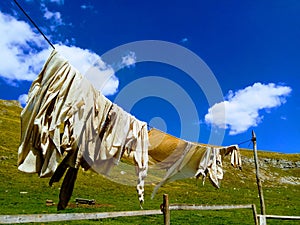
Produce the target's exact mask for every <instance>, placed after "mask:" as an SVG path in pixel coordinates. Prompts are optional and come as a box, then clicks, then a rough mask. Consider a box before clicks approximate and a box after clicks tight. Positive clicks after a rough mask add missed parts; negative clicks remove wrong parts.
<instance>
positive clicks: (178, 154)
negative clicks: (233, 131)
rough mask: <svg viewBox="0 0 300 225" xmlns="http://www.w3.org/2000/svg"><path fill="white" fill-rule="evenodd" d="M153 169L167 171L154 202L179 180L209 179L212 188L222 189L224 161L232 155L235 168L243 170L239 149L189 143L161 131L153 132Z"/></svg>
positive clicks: (150, 148) (153, 129) (150, 137)
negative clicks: (173, 182)
mask: <svg viewBox="0 0 300 225" xmlns="http://www.w3.org/2000/svg"><path fill="white" fill-rule="evenodd" d="M148 135H149V143H150V146H149V151H148V153H149V165H150V168H153V169H163V170H166V171H167V172H166V174H165V176H164V178H163V179H162V180H161V181H160V182H159V183H158V184H157V185H156V186H155V188H154V191H153V193H152V198H153V197H154V195H155V194H156V192H157V191H158V189H159V188H160V187H161V186H162V185H164V184H166V183H168V182H172V181H175V180H178V179H184V178H189V177H196V178H199V177H200V176H202V177H203V182H204V179H205V177H206V176H208V177H209V179H210V181H211V182H212V184H213V185H214V186H215V187H217V188H219V187H220V180H221V179H223V169H222V159H223V157H224V156H226V155H228V154H230V155H231V164H232V166H234V167H239V168H241V166H242V161H241V157H240V153H239V148H238V146H237V145H231V146H228V147H218V146H212V145H206V144H199V143H193V142H188V141H185V140H182V139H179V138H176V137H174V136H171V135H169V134H166V133H164V132H162V131H160V130H158V129H155V128H152V129H151V130H150V131H149V132H148Z"/></svg>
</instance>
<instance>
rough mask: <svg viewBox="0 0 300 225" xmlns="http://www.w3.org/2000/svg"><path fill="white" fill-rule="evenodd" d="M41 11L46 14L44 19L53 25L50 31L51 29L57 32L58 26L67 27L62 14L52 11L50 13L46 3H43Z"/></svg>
mask: <svg viewBox="0 0 300 225" xmlns="http://www.w3.org/2000/svg"><path fill="white" fill-rule="evenodd" d="M41 10H42V12H43V13H44V15H43V16H44V18H45V19H46V20H49V21H50V23H51V24H50V26H49V27H50V29H51V31H55V29H56V28H57V27H58V26H62V25H65V23H64V22H63V20H62V17H61V13H60V12H52V11H50V10H49V9H48V7H47V6H46V5H45V4H44V3H41Z"/></svg>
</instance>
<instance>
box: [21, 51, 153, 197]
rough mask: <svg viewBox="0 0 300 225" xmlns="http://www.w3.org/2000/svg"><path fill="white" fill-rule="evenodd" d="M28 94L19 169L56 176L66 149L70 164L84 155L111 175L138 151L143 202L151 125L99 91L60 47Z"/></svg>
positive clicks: (22, 116) (81, 158)
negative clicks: (72, 63) (148, 126)
mask: <svg viewBox="0 0 300 225" xmlns="http://www.w3.org/2000/svg"><path fill="white" fill-rule="evenodd" d="M28 96H29V98H28V102H27V105H26V107H25V108H24V109H23V111H22V113H21V144H20V147H19V149H18V169H19V170H21V171H23V172H27V173H38V174H39V176H40V177H47V176H51V175H52V174H53V173H54V172H55V170H56V168H57V166H58V162H59V161H60V158H61V157H62V156H63V152H62V151H63V150H64V151H66V152H68V153H69V154H70V155H71V156H72V157H69V158H68V161H67V164H68V165H69V166H71V167H73V168H78V167H79V166H80V165H81V163H82V160H83V159H84V160H85V161H86V162H88V164H89V166H91V167H92V168H93V169H94V170H96V171H98V172H99V171H100V172H104V173H109V171H110V169H111V168H112V166H114V165H116V164H118V162H119V160H120V158H121V157H122V155H123V153H124V152H125V150H127V152H128V153H130V152H131V151H133V155H134V161H135V163H136V171H137V175H138V184H137V190H138V194H139V199H140V201H143V199H144V198H143V193H144V179H145V177H146V175H147V169H148V131H147V125H146V123H144V122H141V121H139V120H137V119H136V118H135V117H133V116H132V115H130V114H129V113H127V112H125V111H124V110H123V109H121V108H120V107H118V106H117V105H115V104H113V103H112V102H110V101H109V100H108V99H107V98H106V97H104V96H103V95H102V94H101V93H99V91H97V90H95V89H94V87H93V86H92V85H91V84H90V82H89V81H88V80H86V79H85V78H84V77H82V76H81V75H80V73H79V72H78V71H77V70H76V69H74V68H73V67H72V66H71V65H70V64H69V63H68V62H67V61H66V60H65V59H64V58H62V57H61V56H60V55H59V54H58V53H57V52H56V51H55V50H54V51H53V52H52V53H51V55H50V57H49V59H48V60H47V62H46V63H45V65H44V67H43V70H42V71H41V73H40V74H39V76H38V77H37V79H36V80H35V81H34V82H33V83H32V86H31V88H30V91H29V94H28ZM100 135H101V136H100Z"/></svg>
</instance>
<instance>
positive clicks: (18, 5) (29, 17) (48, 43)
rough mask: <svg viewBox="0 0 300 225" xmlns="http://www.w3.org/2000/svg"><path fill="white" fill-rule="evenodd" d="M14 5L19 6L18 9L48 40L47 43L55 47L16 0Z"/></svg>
mask: <svg viewBox="0 0 300 225" xmlns="http://www.w3.org/2000/svg"><path fill="white" fill-rule="evenodd" d="M14 2H15V3H16V5H17V6H18V7H19V9H20V10H21V11H22V12H23V13H24V15H25V16H26V17H27V18H28V19H29V20H30V22H31V23H32V24H33V25H34V26H35V28H36V29H37V30H38V31H39V32H40V34H41V35H42V36H43V37H44V39H45V40H46V41H47V42H48V44H49V45H50V46H51V47H52V48H53V49H55V47H54V45H53V44H52V43H51V42H50V41H49V39H48V38H47V37H46V35H45V34H44V33H43V31H42V30H41V29H40V28H39V27H38V25H37V24H36V23H35V22H34V21H33V20H32V19H31V17H30V16H29V15H28V14H27V13H26V12H25V10H24V9H23V8H22V6H21V5H20V4H19V3H18V2H17V0H14Z"/></svg>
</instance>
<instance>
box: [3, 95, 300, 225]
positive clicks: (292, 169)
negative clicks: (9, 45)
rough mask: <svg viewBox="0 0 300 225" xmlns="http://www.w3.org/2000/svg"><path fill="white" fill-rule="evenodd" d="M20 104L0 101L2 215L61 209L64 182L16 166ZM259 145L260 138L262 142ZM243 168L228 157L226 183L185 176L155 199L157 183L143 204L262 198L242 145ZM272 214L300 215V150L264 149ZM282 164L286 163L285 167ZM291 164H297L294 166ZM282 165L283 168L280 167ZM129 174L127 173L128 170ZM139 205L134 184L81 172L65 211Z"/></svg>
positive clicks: (221, 215)
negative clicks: (83, 200)
mask: <svg viewBox="0 0 300 225" xmlns="http://www.w3.org/2000/svg"><path fill="white" fill-rule="evenodd" d="M20 112H21V108H20V107H19V106H18V104H17V103H16V102H13V101H3V100H0V132H1V135H0V205H1V208H0V214H2V215H3V214H32V213H56V212H57V211H56V205H54V206H46V200H47V199H51V200H53V201H54V202H55V203H57V201H58V194H59V187H60V185H61V183H58V184H55V185H54V186H53V187H49V186H48V182H49V178H43V179H41V178H38V177H37V175H35V174H24V173H21V172H19V171H18V170H17V164H16V162H17V149H18V145H19V135H20V121H19V115H20ZM258 145H259V143H258ZM242 155H243V158H242V159H243V165H244V166H243V170H242V171H239V170H236V169H233V168H231V166H230V165H229V159H228V158H227V159H226V160H225V165H224V169H225V175H224V180H223V181H222V184H221V188H220V189H215V188H214V187H213V186H212V185H210V184H209V181H208V180H207V182H206V183H205V185H204V186H202V182H201V181H199V182H198V184H197V185H196V181H195V179H185V180H181V181H177V182H173V183H170V184H168V185H165V186H164V187H162V188H161V189H160V190H159V191H158V193H157V195H156V196H155V198H154V199H151V198H150V196H151V192H152V190H153V185H147V186H146V190H145V194H146V196H145V204H144V209H158V208H159V205H160V204H161V203H162V194H163V193H168V194H169V199H170V203H171V204H172V203H189V204H209V205H211V204H252V203H254V204H256V206H257V210H258V212H259V210H260V209H259V198H258V192H257V186H256V180H255V168H254V164H253V162H252V158H253V153H252V152H251V151H249V150H242ZM258 156H259V158H260V165H261V172H262V177H263V180H264V181H263V190H264V195H265V203H266V211H267V214H276V215H298V216H299V215H300V168H299V166H298V165H299V162H300V154H289V155H288V154H279V153H270V152H261V151H260V152H259V153H258ZM282 165H283V166H282ZM290 165H292V166H290ZM281 167H283V168H281ZM124 176H125V179H126V174H125V175H124ZM77 197H80V198H88V199H95V200H96V205H93V206H86V205H79V206H76V204H75V202H74V200H75V198H77ZM123 210H139V204H138V202H137V196H136V191H135V187H134V186H129V185H122V184H119V183H115V182H113V181H111V180H109V179H106V178H104V177H102V176H101V175H98V174H95V173H92V172H82V171H80V173H79V177H78V180H77V182H76V186H75V190H74V193H73V196H72V199H71V201H70V204H69V207H68V208H67V210H65V211H64V212H106V211H123ZM153 223H155V224H162V223H163V218H162V216H160V215H158V216H144V217H128V218H116V219H103V220H97V221H94V220H93V221H78V222H64V223H51V224H153ZM171 223H172V224H253V220H252V212H251V210H247V209H245V210H243V209H241V210H235V211H233V210H228V211H188V212H187V211H172V212H171ZM268 224H299V221H297V222H295V221H276V220H268Z"/></svg>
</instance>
